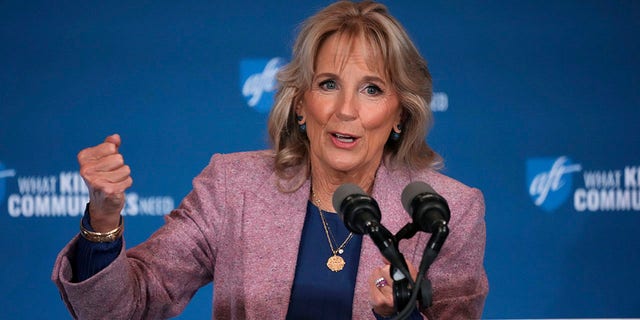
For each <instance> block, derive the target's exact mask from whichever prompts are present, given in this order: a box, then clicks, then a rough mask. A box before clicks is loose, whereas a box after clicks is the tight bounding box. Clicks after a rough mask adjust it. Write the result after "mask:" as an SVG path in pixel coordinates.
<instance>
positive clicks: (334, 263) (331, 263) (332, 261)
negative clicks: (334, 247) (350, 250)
mask: <svg viewBox="0 0 640 320" xmlns="http://www.w3.org/2000/svg"><path fill="white" fill-rule="evenodd" d="M327 267H328V268H329V270H331V271H333V272H338V271H340V270H342V268H344V259H342V257H341V256H339V255H335V254H334V255H332V256H331V257H329V260H327Z"/></svg>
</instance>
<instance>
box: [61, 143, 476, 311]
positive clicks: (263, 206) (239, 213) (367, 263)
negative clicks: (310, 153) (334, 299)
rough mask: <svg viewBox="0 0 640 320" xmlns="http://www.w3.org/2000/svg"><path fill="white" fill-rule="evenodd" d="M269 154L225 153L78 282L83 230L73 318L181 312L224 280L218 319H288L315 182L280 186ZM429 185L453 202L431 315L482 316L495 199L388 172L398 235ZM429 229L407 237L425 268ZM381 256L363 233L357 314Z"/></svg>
mask: <svg viewBox="0 0 640 320" xmlns="http://www.w3.org/2000/svg"><path fill="white" fill-rule="evenodd" d="M277 180H278V178H277V176H276V174H275V173H274V169H273V160H272V158H271V157H270V156H269V154H268V152H265V151H255V152H244V153H235V154H228V155H214V156H213V157H212V159H211V163H210V164H209V165H208V166H207V167H206V168H205V169H204V170H203V171H202V173H201V174H200V175H198V176H197V177H196V178H195V179H194V180H193V190H192V191H191V192H190V193H189V194H188V195H187V196H186V197H185V199H184V200H183V201H182V203H181V204H180V206H179V208H177V209H175V210H173V211H172V212H171V213H170V214H169V215H167V216H166V218H165V220H166V221H165V222H166V223H165V225H164V226H163V227H162V228H160V229H159V230H158V231H156V232H155V233H154V234H153V235H152V236H151V237H150V238H149V239H148V240H146V241H145V242H144V243H142V244H140V245H138V246H136V247H134V248H131V249H129V250H126V251H125V250H124V249H123V251H122V252H121V253H120V255H119V257H118V258H117V259H116V260H115V261H114V262H113V263H111V264H110V265H109V266H108V267H107V268H105V269H104V270H102V271H101V272H99V273H98V274H96V275H94V276H93V277H92V278H90V279H87V280H85V281H83V282H81V283H73V282H71V279H72V269H71V265H70V257H71V256H72V255H73V252H74V248H75V243H76V240H77V236H76V238H74V239H73V240H72V241H71V242H69V244H68V245H67V246H66V247H65V248H64V249H63V250H62V251H61V252H60V254H59V255H58V258H57V260H56V262H55V266H54V269H53V274H52V279H53V281H54V282H55V283H56V285H57V286H58V288H59V290H60V293H61V296H62V299H63V300H64V302H65V303H66V305H67V307H68V309H69V311H70V312H71V314H72V315H73V316H74V317H76V318H81V319H161V318H168V317H172V316H175V315H177V314H179V313H180V312H181V311H182V310H183V309H184V307H185V305H186V304H187V303H188V302H189V300H190V299H191V297H192V296H193V295H194V294H195V292H196V290H198V288H200V287H202V286H203V285H205V284H207V283H208V282H210V281H213V282H214V298H213V318H216V319H284V318H285V316H286V312H287V308H288V304H289V296H290V293H291V287H292V284H293V278H294V273H295V268H296V258H297V256H298V246H299V243H300V237H301V232H302V226H303V223H304V218H305V212H306V206H307V200H308V198H309V191H310V183H309V181H306V182H305V183H304V185H303V186H302V187H301V188H300V189H298V190H297V191H295V192H293V193H282V192H279V191H278V189H277V187H276V182H277ZM413 180H421V181H425V182H427V183H429V184H431V185H432V186H433V188H434V189H435V190H436V191H437V192H438V193H440V194H441V195H442V196H443V197H445V198H446V199H447V201H448V202H449V206H450V208H451V221H450V228H451V233H450V235H449V237H448V239H447V241H446V243H445V244H444V247H443V248H442V251H441V252H440V255H439V256H438V258H437V259H436V261H435V262H434V264H433V265H432V266H431V269H430V271H429V273H428V277H429V278H430V279H431V281H432V284H433V290H434V297H433V301H434V303H433V306H432V307H431V308H429V309H427V310H426V311H424V314H425V316H427V317H428V318H430V319H470V318H479V317H480V316H481V314H482V309H483V305H484V300H485V297H486V295H487V291H488V282H487V277H486V275H485V271H484V268H483V256H484V247H485V222H484V200H483V197H482V194H481V192H480V191H479V190H477V189H473V188H469V187H467V186H465V185H463V184H461V183H459V182H457V181H455V180H453V179H451V178H448V177H445V176H443V175H441V174H439V173H436V172H434V171H431V170H424V171H420V172H411V171H408V170H402V169H400V170H394V171H390V170H389V169H388V168H386V167H385V166H384V165H382V166H380V168H379V169H378V172H377V175H376V180H375V184H374V188H373V193H372V196H373V197H374V198H375V199H376V200H377V201H378V204H379V206H380V209H381V211H382V223H383V224H384V225H385V226H386V227H387V228H388V229H389V230H390V231H391V232H393V233H395V232H397V231H398V230H399V229H400V228H401V227H402V226H404V225H405V224H406V223H407V222H409V221H410V218H409V215H408V214H407V213H406V212H405V211H404V209H403V208H402V204H401V203H400V194H401V192H402V189H403V188H404V187H405V186H406V185H407V184H408V183H409V182H411V181H413ZM428 237H429V235H428V234H425V233H418V235H416V236H415V237H414V238H412V239H410V240H403V241H402V242H401V247H400V249H401V251H402V252H403V253H404V255H405V257H406V258H407V259H409V260H411V261H412V263H413V264H414V265H416V266H418V265H419V263H420V258H421V256H422V251H423V248H424V246H425V245H426V242H427V240H428ZM381 264H382V258H381V255H380V254H379V253H378V250H377V248H376V247H375V245H374V244H373V242H372V241H371V240H370V239H369V238H368V237H364V238H363V243H362V251H361V255H360V266H359V268H358V275H357V281H356V288H355V296H354V301H353V318H354V319H372V318H373V313H372V311H371V307H370V306H369V302H368V287H369V284H368V282H367V281H368V277H369V275H370V272H371V270H373V268H375V267H378V266H380V265H381Z"/></svg>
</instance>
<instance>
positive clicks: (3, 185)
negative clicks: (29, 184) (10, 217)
mask: <svg viewBox="0 0 640 320" xmlns="http://www.w3.org/2000/svg"><path fill="white" fill-rule="evenodd" d="M15 175H16V171H15V170H13V169H7V168H5V166H4V164H2V162H0V205H2V204H3V203H4V196H5V192H6V190H7V182H6V180H7V179H8V178H12V177H14V176H15Z"/></svg>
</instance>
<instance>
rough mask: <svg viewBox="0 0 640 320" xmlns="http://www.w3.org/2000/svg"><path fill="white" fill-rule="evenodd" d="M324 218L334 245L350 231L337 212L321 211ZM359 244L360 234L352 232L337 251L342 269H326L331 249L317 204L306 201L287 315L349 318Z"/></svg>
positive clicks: (291, 316) (360, 242)
mask: <svg viewBox="0 0 640 320" xmlns="http://www.w3.org/2000/svg"><path fill="white" fill-rule="evenodd" d="M324 218H325V221H326V222H327V225H328V226H329V230H330V232H331V234H332V235H333V238H334V239H335V241H336V242H337V243H334V244H333V246H334V248H336V249H337V247H338V246H340V245H341V244H342V242H343V241H344V240H345V239H346V238H347V237H348V236H349V231H348V230H347V228H346V227H345V226H344V223H342V221H341V220H340V218H339V217H338V215H337V214H335V213H327V212H324ZM361 245H362V236H360V235H355V234H354V235H353V238H351V240H350V241H349V242H348V243H347V244H346V246H345V247H344V252H343V253H342V254H341V255H340V256H341V257H342V258H343V259H344V260H345V266H344V269H342V271H338V272H333V271H331V270H329V268H328V267H327V259H329V257H331V256H332V255H333V252H331V247H330V246H329V241H328V240H327V234H326V232H325V230H324V227H323V225H322V220H321V218H320V212H319V211H318V207H316V206H315V205H314V204H313V203H312V202H311V201H309V203H308V204H307V214H306V217H305V219H304V227H303V228H302V239H301V240H300V249H299V251H298V263H297V265H296V275H295V277H294V281H293V288H292V289H291V300H290V302H289V310H288V312H287V319H351V309H352V304H353V293H354V290H355V286H356V275H357V273H358V265H359V262H360V246H361Z"/></svg>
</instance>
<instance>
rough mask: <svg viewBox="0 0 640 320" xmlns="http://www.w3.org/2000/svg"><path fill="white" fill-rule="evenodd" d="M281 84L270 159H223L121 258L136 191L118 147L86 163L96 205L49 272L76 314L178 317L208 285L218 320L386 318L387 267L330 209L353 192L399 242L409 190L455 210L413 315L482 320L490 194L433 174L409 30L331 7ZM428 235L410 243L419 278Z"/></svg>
mask: <svg viewBox="0 0 640 320" xmlns="http://www.w3.org/2000/svg"><path fill="white" fill-rule="evenodd" d="M278 80H279V84H280V87H279V91H278V94H277V97H276V102H275V105H274V108H273V110H272V113H271V115H270V118H269V134H270V137H271V139H272V143H273V150H270V151H256V152H245V153H236V154H228V155H214V156H213V158H212V159H211V163H210V164H209V165H208V166H207V167H206V168H205V169H204V170H203V172H202V173H201V174H200V175H199V176H198V177H196V178H195V179H194V182H193V190H192V192H191V193H190V194H189V195H187V197H186V198H185V199H184V200H183V202H182V203H181V205H180V207H179V208H177V209H176V210H174V211H172V212H171V214H169V215H168V216H167V217H166V224H165V225H164V226H163V227H162V228H161V229H160V230H158V231H157V232H156V233H154V234H153V235H152V236H151V237H150V238H149V239H148V240H147V241H145V242H144V243H142V244H141V245H139V246H137V247H134V248H132V249H130V250H128V251H125V250H124V248H125V245H124V240H123V238H122V237H121V233H122V223H123V222H122V219H121V217H120V215H119V213H120V211H121V210H122V208H123V206H124V191H125V190H126V189H127V188H128V187H129V186H130V185H131V183H132V180H131V177H130V170H129V167H128V166H126V165H125V164H124V160H123V157H122V155H121V154H120V153H119V152H118V146H119V145H120V142H121V141H120V137H119V136H118V135H113V136H110V137H107V139H106V140H105V142H104V143H102V144H100V145H98V146H95V147H93V148H88V149H85V150H83V151H81V152H80V153H79V154H78V160H79V163H80V172H81V174H82V176H83V177H84V179H85V181H86V183H87V185H88V187H89V190H90V203H89V204H88V206H87V212H86V213H85V216H84V218H83V220H82V227H81V229H82V230H81V236H78V237H76V238H74V240H72V241H71V242H70V244H69V245H67V247H65V248H64V249H63V251H62V252H61V253H60V255H59V257H58V260H57V261H56V265H55V268H54V272H53V280H54V281H55V282H56V284H57V285H58V287H59V289H60V292H61V294H62V297H63V299H64V300H65V302H66V303H67V306H68V308H69V310H70V312H71V313H72V314H73V315H74V316H75V317H79V318H91V319H94V318H110V319H121V318H122V319H131V318H150V319H156V318H166V317H171V316H175V315H176V314H178V313H180V312H181V311H182V309H183V308H184V306H185V305H186V303H187V302H188V301H189V299H190V298H191V297H192V296H193V294H194V293H195V291H196V290H197V289H198V288H200V287H202V286H203V285H205V284H207V283H208V282H210V281H213V282H214V292H215V294H214V313H213V315H214V317H216V318H221V319H227V318H236V319H245V318H247V319H283V318H291V319H294V318H319V319H336V318H347V319H348V318H354V319H365V318H373V317H374V316H375V317H377V318H381V317H389V316H393V315H394V310H393V298H392V294H393V292H392V283H393V280H392V279H391V278H390V276H389V266H387V265H386V264H385V262H384V261H383V259H382V258H381V256H380V254H379V253H378V250H377V248H376V247H375V245H374V244H373V243H372V242H371V240H370V239H369V238H368V237H362V236H359V235H354V234H351V233H349V232H348V231H347V230H346V228H345V227H344V225H343V224H342V222H341V221H339V218H338V217H337V215H336V214H334V212H335V208H333V205H332V201H331V198H332V195H333V192H334V191H335V190H336V189H337V188H338V187H339V186H340V185H342V184H343V183H347V182H349V183H355V184H357V185H358V186H360V187H361V188H362V189H363V190H365V191H366V192H368V193H369V194H371V195H372V196H373V198H375V199H376V200H377V202H378V204H379V206H380V209H381V211H382V216H383V217H382V224H383V225H385V226H386V227H387V228H388V229H390V230H391V231H392V232H396V231H398V230H399V229H400V228H401V227H402V226H403V225H405V224H406V223H407V222H409V221H410V217H409V216H408V215H407V213H406V212H404V210H403V208H402V205H401V204H400V201H399V198H400V193H401V191H402V189H403V188H404V186H406V185H407V184H408V183H410V182H411V181H414V180H419V181H426V182H428V183H429V184H431V185H432V186H433V187H434V189H435V190H437V191H438V192H439V193H440V194H441V195H442V196H444V197H445V198H446V199H448V201H449V204H450V209H451V220H450V223H449V225H450V228H451V233H450V235H449V238H448V240H447V242H446V243H445V245H444V247H443V248H442V251H441V252H440V255H439V257H438V259H437V260H436V261H435V263H434V264H433V265H432V266H431V268H430V271H429V273H428V278H429V279H430V280H431V282H432V284H433V290H434V293H433V306H432V307H430V308H428V309H426V310H418V309H417V308H416V310H415V311H414V313H413V314H412V316H413V317H414V318H421V314H420V313H422V314H423V315H425V316H427V317H429V318H443V319H450V318H479V317H480V316H481V313H482V307H483V304H484V299H485V296H486V294H487V290H488V286H487V279H486V275H485V273H484V269H483V266H482V260H483V254H484V242H485V225H484V220H483V219H484V202H483V198H482V194H481V193H480V191H478V190H477V189H472V188H469V187H466V186H464V185H463V184H461V183H459V182H457V181H455V180H453V179H450V178H447V177H445V176H443V175H441V174H439V173H436V172H435V171H434V170H433V168H434V167H436V166H437V165H439V163H440V158H439V157H438V156H437V154H436V153H435V152H433V151H432V150H431V149H430V148H429V147H428V146H427V144H426V143H425V141H424V137H425V136H426V130H427V127H428V125H429V123H430V120H431V114H430V111H429V109H428V106H429V102H430V99H431V79H430V75H429V72H428V69H427V67H426V63H425V61H424V60H423V59H422V57H421V56H420V54H419V53H418V51H417V50H416V48H415V47H414V45H413V44H412V42H411V40H410V39H409V37H408V36H407V34H406V33H405V31H404V30H403V28H402V27H401V26H400V24H399V23H398V22H397V21H396V20H395V19H394V18H393V17H391V16H390V15H389V13H388V12H387V10H386V8H385V7H384V6H383V5H381V4H376V3H373V2H362V3H350V2H339V3H335V4H333V5H330V6H328V7H327V8H325V9H324V10H322V11H320V12H319V13H317V14H316V15H315V16H313V17H311V18H309V19H308V20H307V21H306V22H305V23H304V25H303V28H302V29H301V32H300V34H299V36H298V38H297V41H296V43H295V46H294V51H293V58H292V61H291V63H290V64H289V65H287V66H286V67H285V68H284V69H283V70H282V71H281V72H280V74H279V75H278ZM428 237H429V235H428V234H425V233H419V234H418V235H416V236H415V237H413V238H412V239H409V240H403V241H402V243H401V248H400V250H401V251H402V252H403V253H404V255H405V258H406V259H407V263H408V265H409V267H410V269H412V270H413V272H414V274H415V268H414V266H416V265H418V264H419V262H420V258H421V255H422V251H423V249H424V246H425V244H426V242H427V240H428Z"/></svg>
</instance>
